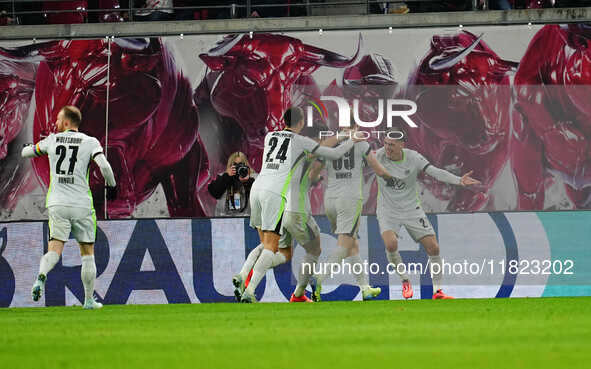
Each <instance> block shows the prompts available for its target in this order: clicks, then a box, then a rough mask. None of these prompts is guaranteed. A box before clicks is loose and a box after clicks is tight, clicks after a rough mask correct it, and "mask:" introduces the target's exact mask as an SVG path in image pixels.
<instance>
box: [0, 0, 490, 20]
mask: <svg viewBox="0 0 591 369" xmlns="http://www.w3.org/2000/svg"><path fill="white" fill-rule="evenodd" d="M258 1H260V0H258ZM127 2H128V4H129V6H126V7H122V6H120V5H119V3H118V1H117V0H114V1H113V3H114V4H116V6H114V7H112V8H91V9H89V8H88V7H87V5H85V4H88V1H87V0H77V1H73V0H51V1H39V0H0V10H2V15H3V16H6V17H9V16H10V17H11V18H12V19H15V20H16V23H17V24H18V19H19V17H21V16H29V15H42V16H45V17H47V16H48V15H52V14H68V13H77V14H81V15H82V17H83V18H84V22H89V17H88V14H94V13H98V14H110V13H127V14H126V15H127V20H129V21H134V20H138V18H140V16H139V15H138V12H140V13H141V12H142V11H143V12H150V11H159V12H171V11H172V12H175V11H194V12H198V11H203V10H213V11H220V10H221V11H223V10H226V11H225V12H224V14H225V15H227V17H225V18H236V17H239V16H240V17H245V18H249V17H253V16H256V15H255V14H254V10H259V9H272V8H273V9H277V8H279V9H285V11H284V12H283V15H282V16H291V15H292V14H291V13H292V9H294V8H296V9H301V8H304V10H305V12H303V13H305V14H306V15H307V16H310V15H311V13H312V11H311V10H312V8H328V7H331V8H338V7H343V8H344V7H348V6H361V7H363V8H364V11H365V14H377V13H378V12H377V11H376V9H380V12H383V13H386V14H387V13H388V9H389V7H388V4H396V3H402V2H404V3H442V2H441V1H433V0H401V1H383V0H347V1H334V0H333V1H331V0H328V1H322V0H295V1H293V0H291V1H290V0H286V1H283V2H280V3H279V2H277V3H260V2H259V3H257V0H246V1H242V2H241V3H231V4H226V5H200V6H172V7H157V8H147V7H135V6H134V2H136V1H134V0H127ZM137 2H138V3H139V1H137ZM170 2H171V3H172V0H170ZM488 2H489V0H465V8H466V9H468V10H485V9H488ZM26 3H29V4H33V3H36V4H43V3H45V4H46V5H47V4H50V3H53V4H57V3H71V4H72V6H76V5H77V7H76V8H75V9H50V8H49V7H48V8H46V9H39V10H20V9H19V8H20V7H18V6H17V4H26ZM97 3H98V1H97ZM4 4H6V5H8V6H3V5H4ZM97 5H98V4H97ZM2 8H3V9H2ZM390 9H391V8H390ZM301 13H302V11H300V12H299V13H298V14H301ZM99 21H100V20H99Z"/></svg>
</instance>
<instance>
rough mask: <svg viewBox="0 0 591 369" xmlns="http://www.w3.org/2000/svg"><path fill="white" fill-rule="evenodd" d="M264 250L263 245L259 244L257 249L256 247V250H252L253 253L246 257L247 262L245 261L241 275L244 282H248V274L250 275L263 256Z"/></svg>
mask: <svg viewBox="0 0 591 369" xmlns="http://www.w3.org/2000/svg"><path fill="white" fill-rule="evenodd" d="M263 248H264V246H263V244H262V243H259V245H258V246H257V247H255V248H254V249H252V251H251V252H249V253H248V256H247V257H246V260H245V261H244V264H243V265H242V269H241V270H240V273H239V274H240V276H241V277H242V280H243V281H244V280H246V277H248V273H250V270H251V269H252V268H253V267H254V263H256V261H257V259H258V258H259V255H260V254H261V251H263Z"/></svg>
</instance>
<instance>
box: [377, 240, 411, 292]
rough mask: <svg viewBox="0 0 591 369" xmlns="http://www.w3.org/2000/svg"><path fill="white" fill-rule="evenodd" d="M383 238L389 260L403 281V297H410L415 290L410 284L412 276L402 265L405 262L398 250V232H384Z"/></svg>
mask: <svg viewBox="0 0 591 369" xmlns="http://www.w3.org/2000/svg"><path fill="white" fill-rule="evenodd" d="M382 240H384V245H385V246H386V256H387V258H388V262H389V263H390V264H392V265H393V266H394V270H396V274H398V276H399V277H400V280H401V281H402V297H404V298H405V299H410V298H411V297H412V295H413V290H412V286H411V284H410V278H409V276H408V274H407V273H406V271H405V269H404V267H403V265H401V264H403V263H402V256H400V253H399V252H398V237H397V236H396V232H394V231H392V230H388V231H385V232H383V233H382Z"/></svg>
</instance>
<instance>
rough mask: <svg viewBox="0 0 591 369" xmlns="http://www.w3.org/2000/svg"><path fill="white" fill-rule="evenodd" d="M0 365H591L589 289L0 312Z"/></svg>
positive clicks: (169, 368)
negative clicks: (506, 295)
mask: <svg viewBox="0 0 591 369" xmlns="http://www.w3.org/2000/svg"><path fill="white" fill-rule="evenodd" d="M0 323H1V327H0V363H1V364H0V367H2V368H6V369H16V368H101V369H103V368H104V369H115V368H126V369H135V368H166V369H174V368H182V369H188V368H213V369H217V368H249V369H262V368H277V369H281V368H308V367H311V368H338V369H343V368H372V367H374V368H412V369H414V368H454V369H461V368H471V369H473V368H494V369H502V368H536V369H541V368H552V369H557V368H569V369H572V368H589V367H591V362H590V360H591V298H586V297H579V298H535V299H482V300H480V299H479V300H448V301H429V300H412V301H373V302H322V303H318V304H286V303H274V304H270V303H263V304H253V305H247V304H193V305H143V306H142V305H140V306H131V305H127V306H125V305H123V306H121V305H118V306H105V307H104V308H103V309H102V310H98V311H85V310H82V309H81V308H80V307H55V308H30V309H23V308H20V309H0Z"/></svg>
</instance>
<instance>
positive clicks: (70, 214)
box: [22, 106, 116, 309]
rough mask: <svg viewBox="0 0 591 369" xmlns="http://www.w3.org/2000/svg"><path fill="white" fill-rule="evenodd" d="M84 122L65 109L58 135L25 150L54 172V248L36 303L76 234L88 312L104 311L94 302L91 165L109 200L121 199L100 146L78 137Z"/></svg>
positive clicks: (50, 202)
mask: <svg viewBox="0 0 591 369" xmlns="http://www.w3.org/2000/svg"><path fill="white" fill-rule="evenodd" d="M81 122H82V114H81V113H80V110H78V108H76V107H75V106H64V107H63V108H62V109H61V110H60V111H59V113H58V115H57V120H56V122H55V124H56V126H57V131H58V133H56V134H50V135H49V136H47V137H46V138H44V139H43V140H41V141H39V142H38V143H37V144H35V145H27V146H25V147H24V148H23V150H22V156H23V157H25V158H32V157H37V156H43V155H47V156H48V157H49V170H50V181H49V189H48V190H47V199H46V204H45V205H46V207H47V209H48V213H49V245H48V247H47V249H48V251H47V253H46V254H45V255H43V257H42V258H41V262H40V265H39V274H38V276H37V280H36V281H35V284H34V285H33V288H32V291H31V294H32V297H33V301H38V300H39V299H40V298H41V295H42V294H43V291H44V288H45V281H46V280H47V273H49V271H51V269H53V267H54V266H55V264H56V263H57V262H58V260H59V258H60V255H61V254H62V251H63V249H64V244H65V242H66V241H67V240H68V239H69V237H70V231H71V232H72V235H73V236H74V238H75V239H76V241H78V243H79V245H80V255H81V258H82V270H81V273H80V277H81V279H82V284H83V285H84V309H100V308H101V307H102V306H103V305H102V304H101V303H99V302H96V301H95V300H94V281H95V279H96V265H95V262H94V242H95V239H96V214H95V211H94V206H93V203H92V194H91V192H90V187H89V184H88V175H89V171H90V161H91V160H94V162H95V163H97V165H98V166H99V168H100V170H101V173H102V174H103V177H104V178H105V180H106V181H107V199H109V200H113V199H114V197H116V189H115V188H116V187H115V177H114V175H113V170H112V169H111V166H110V165H109V162H108V161H107V158H106V157H105V155H104V154H103V148H102V147H101V144H100V143H99V141H98V140H97V139H96V138H94V137H90V136H87V135H85V134H84V133H81V132H78V129H79V127H80V124H81Z"/></svg>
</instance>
